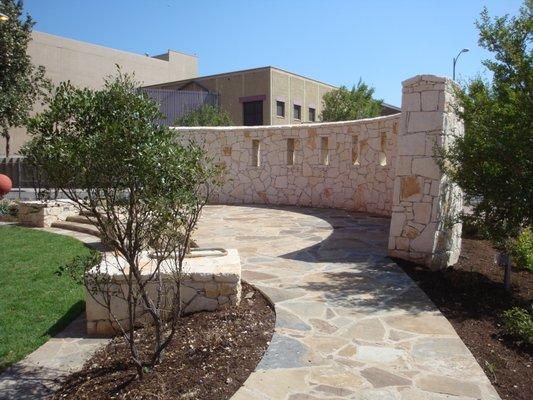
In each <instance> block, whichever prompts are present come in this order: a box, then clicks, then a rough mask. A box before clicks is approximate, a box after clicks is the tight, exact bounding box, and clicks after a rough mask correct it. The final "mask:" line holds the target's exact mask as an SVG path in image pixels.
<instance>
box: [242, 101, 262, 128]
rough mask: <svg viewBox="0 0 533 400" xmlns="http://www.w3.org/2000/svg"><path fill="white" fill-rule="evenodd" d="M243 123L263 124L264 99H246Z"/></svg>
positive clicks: (243, 109) (243, 105)
mask: <svg viewBox="0 0 533 400" xmlns="http://www.w3.org/2000/svg"><path fill="white" fill-rule="evenodd" d="M242 114H243V125H246V126H257V125H263V101H262V100H260V101H246V102H244V103H242Z"/></svg>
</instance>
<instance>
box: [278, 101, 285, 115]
mask: <svg viewBox="0 0 533 400" xmlns="http://www.w3.org/2000/svg"><path fill="white" fill-rule="evenodd" d="M276 115H277V116H278V117H284V116H285V102H284V101H276Z"/></svg>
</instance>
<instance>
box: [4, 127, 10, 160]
mask: <svg viewBox="0 0 533 400" xmlns="http://www.w3.org/2000/svg"><path fill="white" fill-rule="evenodd" d="M4 137H5V138H6V157H9V153H10V152H11V145H10V143H9V139H11V135H10V134H9V133H6V134H5V135H4Z"/></svg>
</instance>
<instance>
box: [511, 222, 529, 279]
mask: <svg viewBox="0 0 533 400" xmlns="http://www.w3.org/2000/svg"><path fill="white" fill-rule="evenodd" d="M511 256H512V257H513V262H514V265H515V266H517V267H518V268H522V269H529V270H533V230H532V229H531V227H527V228H526V229H524V230H522V232H520V235H518V237H517V238H516V240H515V241H514V242H513V244H512V245H511Z"/></svg>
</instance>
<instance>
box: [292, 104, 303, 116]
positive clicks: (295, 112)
mask: <svg viewBox="0 0 533 400" xmlns="http://www.w3.org/2000/svg"><path fill="white" fill-rule="evenodd" d="M292 114H293V118H294V119H302V106H299V105H297V104H295V105H294V110H293V113H292Z"/></svg>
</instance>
